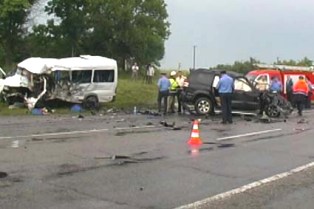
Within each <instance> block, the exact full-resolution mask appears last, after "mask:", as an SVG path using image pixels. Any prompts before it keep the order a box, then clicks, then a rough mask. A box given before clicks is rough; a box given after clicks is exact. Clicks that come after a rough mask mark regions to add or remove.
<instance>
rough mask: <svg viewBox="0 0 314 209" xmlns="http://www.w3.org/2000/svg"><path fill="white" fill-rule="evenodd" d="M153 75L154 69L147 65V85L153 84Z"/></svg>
mask: <svg viewBox="0 0 314 209" xmlns="http://www.w3.org/2000/svg"><path fill="white" fill-rule="evenodd" d="M154 74H155V69H154V67H153V66H152V65H151V64H149V65H148V67H147V74H146V75H147V83H148V84H152V83H153V77H154Z"/></svg>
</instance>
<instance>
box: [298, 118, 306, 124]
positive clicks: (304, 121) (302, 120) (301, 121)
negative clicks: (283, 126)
mask: <svg viewBox="0 0 314 209" xmlns="http://www.w3.org/2000/svg"><path fill="white" fill-rule="evenodd" d="M297 123H298V124H301V123H309V121H307V120H305V119H304V118H302V119H300V120H299V121H298V122H297Z"/></svg>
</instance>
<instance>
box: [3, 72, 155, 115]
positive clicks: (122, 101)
mask: <svg viewBox="0 0 314 209" xmlns="http://www.w3.org/2000/svg"><path fill="white" fill-rule="evenodd" d="M156 83H157V81H156V80H153V84H144V82H143V79H139V80H137V81H132V80H131V79H130V78H129V77H128V76H121V77H120V78H119V82H118V90H117V96H116V100H115V101H114V102H110V103H104V104H102V107H103V108H112V107H114V108H118V109H120V108H124V109H128V108H130V109H131V108H133V107H134V106H137V107H147V108H152V107H156V105H157V93H158V89H157V85H156ZM70 107H71V105H69V106H64V105H62V106H61V107H57V108H55V110H56V111H55V113H54V114H70ZM27 114H31V113H30V112H29V111H28V109H27V108H15V109H10V108H9V107H8V105H7V104H5V103H0V115H6V116H13V115H27Z"/></svg>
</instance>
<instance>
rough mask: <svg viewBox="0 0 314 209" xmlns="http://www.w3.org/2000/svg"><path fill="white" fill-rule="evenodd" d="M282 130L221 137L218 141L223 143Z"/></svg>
mask: <svg viewBox="0 0 314 209" xmlns="http://www.w3.org/2000/svg"><path fill="white" fill-rule="evenodd" d="M281 130H282V129H281V128H277V129H270V130H265V131H256V132H251V133H246V134H239V135H234V136H227V137H221V138H217V139H216V140H217V141H223V140H228V139H236V138H241V137H246V136H254V135H260V134H267V133H271V132H276V131H281Z"/></svg>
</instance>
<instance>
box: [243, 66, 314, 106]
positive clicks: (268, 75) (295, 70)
mask: <svg viewBox="0 0 314 209" xmlns="http://www.w3.org/2000/svg"><path fill="white" fill-rule="evenodd" d="M255 66H256V67H257V69H256V70H253V71H250V72H249V73H247V74H246V77H247V78H248V79H249V80H250V81H251V82H252V83H253V84H255V85H256V87H257V88H258V89H260V90H267V89H268V87H269V85H270V82H271V79H272V78H273V77H277V78H278V79H279V80H280V81H281V83H282V84H283V85H282V86H283V91H282V94H283V96H285V97H286V96H287V90H286V82H287V80H288V78H289V77H290V78H291V79H292V81H293V83H295V82H296V81H297V80H298V79H299V76H300V75H302V76H304V77H305V79H306V81H307V82H308V83H309V85H310V86H311V90H312V95H311V102H312V103H313V102H314V94H313V92H314V68H313V67H301V66H288V65H264V64H257V65H255Z"/></svg>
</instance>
